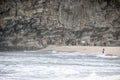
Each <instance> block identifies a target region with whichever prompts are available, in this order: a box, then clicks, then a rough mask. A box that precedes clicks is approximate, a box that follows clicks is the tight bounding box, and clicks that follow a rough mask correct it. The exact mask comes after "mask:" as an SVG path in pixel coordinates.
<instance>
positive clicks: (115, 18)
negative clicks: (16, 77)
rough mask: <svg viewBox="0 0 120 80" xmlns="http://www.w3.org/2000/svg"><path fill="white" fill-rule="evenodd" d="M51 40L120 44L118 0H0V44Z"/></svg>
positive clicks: (27, 44) (39, 44) (36, 44)
mask: <svg viewBox="0 0 120 80" xmlns="http://www.w3.org/2000/svg"><path fill="white" fill-rule="evenodd" d="M84 42H85V43H84ZM53 44H54V45H90V46H120V0H1V1H0V46H20V47H21V46H23V47H34V48H42V47H45V46H47V45H53Z"/></svg>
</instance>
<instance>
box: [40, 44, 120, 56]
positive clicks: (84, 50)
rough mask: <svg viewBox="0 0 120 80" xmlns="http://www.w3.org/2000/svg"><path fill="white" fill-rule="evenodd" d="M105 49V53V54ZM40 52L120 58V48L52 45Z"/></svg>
mask: <svg viewBox="0 0 120 80" xmlns="http://www.w3.org/2000/svg"><path fill="white" fill-rule="evenodd" d="M103 49H104V53H103ZM39 51H58V52H80V53H81V54H91V55H92V54H105V55H110V56H112V55H113V56H120V47H106V46H56V45H50V46H48V47H46V48H44V49H40V50H39Z"/></svg>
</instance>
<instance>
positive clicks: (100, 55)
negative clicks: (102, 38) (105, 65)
mask: <svg viewBox="0 0 120 80" xmlns="http://www.w3.org/2000/svg"><path fill="white" fill-rule="evenodd" d="M96 57H101V58H118V56H113V55H105V54H98V55H96Z"/></svg>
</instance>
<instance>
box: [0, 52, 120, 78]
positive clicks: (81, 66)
mask: <svg viewBox="0 0 120 80" xmlns="http://www.w3.org/2000/svg"><path fill="white" fill-rule="evenodd" d="M0 80H120V57H117V56H106V55H102V54H99V55H81V54H80V53H78V52H56V51H44V52H43V51H40V52H36V51H24V52H0Z"/></svg>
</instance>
